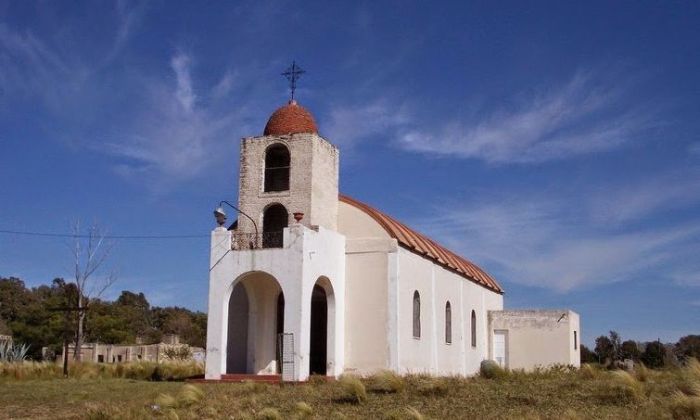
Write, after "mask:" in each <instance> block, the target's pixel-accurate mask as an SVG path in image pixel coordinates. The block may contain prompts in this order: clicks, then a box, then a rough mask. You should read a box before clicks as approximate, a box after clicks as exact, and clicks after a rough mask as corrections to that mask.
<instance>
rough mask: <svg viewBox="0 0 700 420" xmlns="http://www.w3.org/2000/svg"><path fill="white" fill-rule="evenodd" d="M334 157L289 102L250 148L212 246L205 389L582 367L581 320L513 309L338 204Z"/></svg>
mask: <svg viewBox="0 0 700 420" xmlns="http://www.w3.org/2000/svg"><path fill="white" fill-rule="evenodd" d="M339 153H340V151H339V150H338V148H337V147H336V146H334V145H333V144H332V143H331V142H330V141H329V139H326V138H324V137H322V136H321V135H320V134H319V130H318V127H317V126H316V122H315V120H314V117H313V116H312V114H311V113H310V112H309V111H308V110H307V109H305V108H304V107H302V106H301V105H300V104H298V103H297V102H296V101H294V100H293V99H292V100H291V101H289V103H287V104H286V105H284V106H282V107H281V108H279V109H277V110H276V111H275V112H274V113H273V114H272V115H271V116H270V118H269V119H268V121H267V124H266V125H265V128H264V130H263V134H262V135H261V136H254V137H246V138H243V139H242V140H241V146H240V171H239V176H240V182H239V193H238V203H236V204H235V205H234V204H232V203H228V202H222V203H221V205H224V204H225V205H227V207H230V209H228V211H229V214H230V215H231V216H232V217H231V219H232V220H230V221H229V222H227V221H226V218H227V213H226V209H224V208H223V207H221V206H220V207H219V208H218V209H217V210H216V211H215V216H216V220H217V223H218V225H219V226H218V227H216V228H215V229H214V231H213V232H212V234H211V254H210V278H209V304H208V305H209V306H208V327H207V348H206V375H205V377H206V379H208V380H225V379H227V378H229V379H232V378H244V377H250V375H261V376H260V377H261V378H262V377H263V376H264V377H273V378H275V377H277V378H281V379H282V380H285V381H303V380H306V379H308V378H309V376H310V375H326V376H331V377H335V376H338V375H341V374H343V373H354V374H359V375H365V374H371V373H373V372H376V371H379V370H391V371H394V372H397V373H399V374H409V373H427V374H432V375H464V376H468V375H474V374H476V373H478V371H479V367H480V364H481V362H482V361H483V360H493V361H495V362H496V363H498V364H500V365H501V366H503V367H506V368H510V369H525V370H528V369H534V368H536V367H538V366H543V367H544V366H548V365H553V364H561V365H573V366H579V360H580V351H579V344H578V340H579V337H580V327H579V316H578V314H576V313H575V312H573V311H571V310H567V309H556V310H504V309H503V298H504V290H503V288H502V287H501V285H500V284H499V283H498V282H497V281H496V279H494V278H493V277H492V276H491V275H489V274H488V273H487V272H486V271H484V270H483V269H481V268H480V267H478V266H477V265H476V264H474V263H473V262H471V261H469V260H468V259H466V258H464V257H462V256H460V255H458V254H456V253H454V252H452V251H450V250H449V249H447V248H445V247H444V246H441V245H440V244H439V243H437V242H436V241H434V240H432V239H431V238H429V237H427V236H425V235H423V234H421V233H419V232H417V231H415V230H413V229H411V228H410V227H409V226H407V225H405V224H404V223H402V222H400V221H399V220H396V219H395V218H393V217H391V216H390V215H388V214H386V213H383V212H382V211H380V210H378V209H377V208H375V207H373V206H372V205H370V204H367V203H364V202H362V201H359V200H357V199H356V198H353V197H349V196H346V195H343V194H340V193H339V170H338V169H339ZM465 240H468V238H465Z"/></svg>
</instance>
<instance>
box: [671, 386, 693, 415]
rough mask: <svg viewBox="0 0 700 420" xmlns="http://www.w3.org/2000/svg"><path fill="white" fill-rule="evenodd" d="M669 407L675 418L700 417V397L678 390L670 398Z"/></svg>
mask: <svg viewBox="0 0 700 420" xmlns="http://www.w3.org/2000/svg"><path fill="white" fill-rule="evenodd" d="M668 409H669V411H670V413H671V415H672V416H673V418H674V419H700V397H693V396H689V395H686V394H684V393H682V392H680V391H676V392H674V393H673V395H671V397H670V398H669V404H668Z"/></svg>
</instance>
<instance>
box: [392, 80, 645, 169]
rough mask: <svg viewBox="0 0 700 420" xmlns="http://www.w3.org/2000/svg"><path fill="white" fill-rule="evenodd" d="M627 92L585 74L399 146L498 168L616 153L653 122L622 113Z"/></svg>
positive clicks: (412, 135) (414, 135) (415, 133)
mask: <svg viewBox="0 0 700 420" xmlns="http://www.w3.org/2000/svg"><path fill="white" fill-rule="evenodd" d="M623 93H624V92H622V91H621V90H620V89H619V88H615V87H612V86H608V85H605V84H602V83H601V82H598V81H596V80H595V79H594V77H593V75H591V74H586V73H582V72H579V73H577V74H576V75H575V76H574V77H573V78H572V79H571V80H570V81H569V82H568V83H567V84H565V85H563V86H562V87H560V88H558V89H555V90H553V91H550V92H546V93H539V94H537V95H534V96H533V97H531V98H530V99H529V100H526V101H524V103H522V104H521V105H519V106H517V107H515V109H508V108H499V109H496V110H493V111H491V112H490V113H488V114H487V115H485V116H483V117H481V118H478V117H475V116H471V117H465V118H461V119H458V120H453V121H448V122H446V123H443V124H442V125H441V126H438V127H436V128H434V129H432V130H430V131H426V130H421V129H413V130H408V131H407V132H405V133H404V134H402V135H401V136H400V137H399V139H398V145H399V146H400V147H402V148H404V149H406V150H409V151H414V152H420V153H427V154H435V155H449V156H456V157H461V158H474V159H481V160H484V161H486V162H489V163H495V164H505V163H525V164H527V163H539V162H544V161H550V160H560V159H565V158H570V157H574V156H580V155H586V154H592V153H596V152H602V151H606V150H611V149H614V148H616V147H619V146H620V145H622V144H624V143H627V142H629V141H631V140H633V139H634V135H635V134H636V133H638V132H639V131H640V130H641V129H643V128H645V127H648V126H649V124H650V119H649V117H648V116H647V115H646V113H644V112H642V111H641V110H627V111H625V110H622V109H621V100H622V99H623V96H624V95H623Z"/></svg>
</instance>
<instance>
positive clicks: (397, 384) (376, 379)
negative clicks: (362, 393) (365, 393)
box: [369, 370, 406, 394]
mask: <svg viewBox="0 0 700 420" xmlns="http://www.w3.org/2000/svg"><path fill="white" fill-rule="evenodd" d="M369 383H370V391H373V392H380V393H385V394H395V393H398V392H403V391H404V390H405V389H406V381H405V380H404V378H403V377H402V376H400V375H397V374H396V373H394V372H392V371H390V370H383V371H381V372H378V373H377V374H375V375H373V376H372V377H370V379H369Z"/></svg>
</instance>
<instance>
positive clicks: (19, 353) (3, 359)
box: [0, 340, 29, 363]
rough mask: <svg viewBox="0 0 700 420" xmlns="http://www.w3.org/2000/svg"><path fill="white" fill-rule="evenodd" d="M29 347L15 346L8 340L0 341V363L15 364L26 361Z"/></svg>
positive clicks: (23, 345) (24, 345)
mask: <svg viewBox="0 0 700 420" xmlns="http://www.w3.org/2000/svg"><path fill="white" fill-rule="evenodd" d="M27 352H29V346H28V345H26V344H16V343H14V342H12V341H10V340H3V341H0V363H16V362H22V361H24V360H26V359H27Z"/></svg>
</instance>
